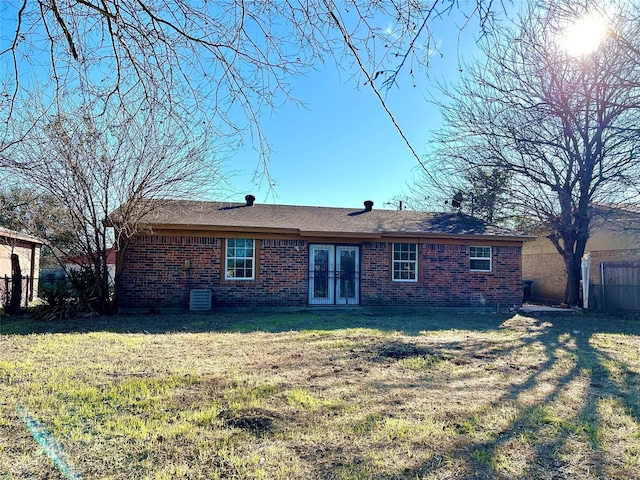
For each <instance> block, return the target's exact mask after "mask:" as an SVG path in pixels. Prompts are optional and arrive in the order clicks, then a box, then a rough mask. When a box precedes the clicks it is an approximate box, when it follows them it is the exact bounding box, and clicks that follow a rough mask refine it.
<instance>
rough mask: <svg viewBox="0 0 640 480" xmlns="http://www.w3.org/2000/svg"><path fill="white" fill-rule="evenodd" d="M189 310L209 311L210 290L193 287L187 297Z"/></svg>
mask: <svg viewBox="0 0 640 480" xmlns="http://www.w3.org/2000/svg"><path fill="white" fill-rule="evenodd" d="M189 310H191V311H192V312H209V311H211V290H210V289H208V288H194V289H192V290H191V295H190V298H189Z"/></svg>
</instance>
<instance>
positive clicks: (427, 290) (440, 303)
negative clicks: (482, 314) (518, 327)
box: [361, 243, 522, 307]
mask: <svg viewBox="0 0 640 480" xmlns="http://www.w3.org/2000/svg"><path fill="white" fill-rule="evenodd" d="M419 248H420V256H421V270H420V272H419V274H420V278H419V281H418V282H417V283H411V282H393V281H391V275H390V272H389V270H390V258H389V255H390V250H389V246H388V244H386V243H366V244H364V246H363V249H362V287H361V290H362V304H363V305H406V306H415V305H419V306H432V307H453V306H456V307H458V306H496V305H498V304H501V305H520V304H521V303H522V271H521V258H520V248H519V247H502V246H500V247H496V246H494V247H493V249H492V257H493V258H492V271H491V272H486V273H485V272H471V271H469V256H468V247H467V246H466V245H443V244H426V245H420V246H419Z"/></svg>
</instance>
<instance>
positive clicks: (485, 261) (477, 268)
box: [469, 247, 491, 272]
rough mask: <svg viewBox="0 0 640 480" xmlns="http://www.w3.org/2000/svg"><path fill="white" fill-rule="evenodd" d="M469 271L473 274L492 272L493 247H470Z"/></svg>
mask: <svg viewBox="0 0 640 480" xmlns="http://www.w3.org/2000/svg"><path fill="white" fill-rule="evenodd" d="M469 269H470V270H471V271H472V272H490V271H491V247H469Z"/></svg>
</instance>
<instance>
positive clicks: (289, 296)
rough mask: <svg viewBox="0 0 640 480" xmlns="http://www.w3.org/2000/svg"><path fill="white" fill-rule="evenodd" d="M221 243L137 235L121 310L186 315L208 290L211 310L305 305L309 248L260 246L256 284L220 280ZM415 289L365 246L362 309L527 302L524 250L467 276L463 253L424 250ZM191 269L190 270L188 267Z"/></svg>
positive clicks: (125, 268)
mask: <svg viewBox="0 0 640 480" xmlns="http://www.w3.org/2000/svg"><path fill="white" fill-rule="evenodd" d="M223 242H224V241H223V240H222V239H219V238H200V237H195V238H192V237H177V236H176V237H173V236H159V235H140V236H136V237H134V238H133V239H132V240H131V241H130V243H129V245H128V246H127V248H126V249H125V250H124V253H123V255H122V256H121V259H120V260H121V272H120V275H119V278H118V281H119V284H118V289H119V295H120V296H119V301H120V304H121V305H122V306H126V307H141V308H152V307H154V308H162V307H184V308H186V307H188V304H189V290H190V289H192V288H209V289H211V290H212V292H213V302H214V305H218V306H251V305H280V306H304V305H307V302H308V298H307V270H308V258H307V256H308V243H307V242H306V241H304V240H260V241H259V242H260V243H259V245H260V247H259V248H260V253H259V271H258V276H257V278H256V279H255V280H252V281H234V282H229V281H224V280H221V273H220V272H221V269H220V267H221V265H220V263H221V247H222V245H223ZM419 248H420V256H421V270H420V272H419V274H420V281H419V282H418V283H409V282H392V281H391V276H390V272H389V269H390V258H389V255H390V249H389V244H388V243H382V242H366V243H362V244H361V249H360V250H361V285H360V298H361V304H362V305H365V306H373V305H399V306H444V307H446V306H495V305H497V304H500V305H519V304H520V303H521V302H522V267H521V249H520V247H508V246H494V247H493V249H492V256H493V258H492V271H491V272H487V273H484V272H470V271H469V258H468V247H467V246H465V245H441V244H426V245H420V246H419ZM187 260H188V261H190V262H191V267H190V268H185V261H187Z"/></svg>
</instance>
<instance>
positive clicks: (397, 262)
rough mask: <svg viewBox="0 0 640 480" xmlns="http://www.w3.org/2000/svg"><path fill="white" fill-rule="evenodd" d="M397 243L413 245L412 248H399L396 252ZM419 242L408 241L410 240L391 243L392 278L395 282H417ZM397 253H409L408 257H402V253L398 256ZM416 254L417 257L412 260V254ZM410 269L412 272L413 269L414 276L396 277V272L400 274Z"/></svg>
mask: <svg viewBox="0 0 640 480" xmlns="http://www.w3.org/2000/svg"><path fill="white" fill-rule="evenodd" d="M396 245H408V246H409V247H412V248H411V249H408V250H399V251H398V252H396ZM418 250H419V249H418V244H417V243H408V242H403V243H400V242H398V243H393V244H392V245H391V280H392V281H394V282H410V283H416V282H417V281H418V272H419V270H418V259H419V256H418ZM396 253H400V254H402V253H407V254H408V255H407V257H408V258H402V255H400V257H401V258H396ZM412 253H413V254H415V258H414V259H413V260H411V258H410V257H411V254H412ZM412 265H413V269H411V268H410V267H411V266H412ZM403 267H409V268H403ZM405 270H406V271H408V272H411V271H412V270H413V273H414V276H413V277H414V278H396V272H398V273H399V274H402V273H403V272H404V271H405Z"/></svg>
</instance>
